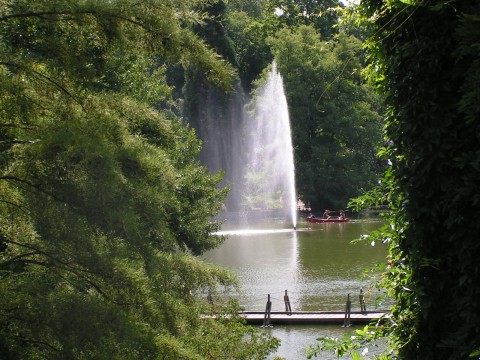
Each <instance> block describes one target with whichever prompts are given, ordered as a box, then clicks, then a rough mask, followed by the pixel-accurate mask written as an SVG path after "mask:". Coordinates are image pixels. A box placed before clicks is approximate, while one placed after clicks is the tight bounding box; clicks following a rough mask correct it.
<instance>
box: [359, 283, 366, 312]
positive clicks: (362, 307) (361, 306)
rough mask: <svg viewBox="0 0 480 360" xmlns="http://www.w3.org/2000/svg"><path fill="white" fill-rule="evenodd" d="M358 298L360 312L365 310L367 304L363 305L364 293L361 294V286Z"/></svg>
mask: <svg viewBox="0 0 480 360" xmlns="http://www.w3.org/2000/svg"><path fill="white" fill-rule="evenodd" d="M358 300H359V301H360V311H361V312H362V313H365V312H367V306H366V305H365V295H364V294H363V289H362V288H360V294H359V295H358Z"/></svg>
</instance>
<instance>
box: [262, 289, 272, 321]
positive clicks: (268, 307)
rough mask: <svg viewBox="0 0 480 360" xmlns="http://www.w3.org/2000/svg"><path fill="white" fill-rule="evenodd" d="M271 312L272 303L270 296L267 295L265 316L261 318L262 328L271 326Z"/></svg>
mask: <svg viewBox="0 0 480 360" xmlns="http://www.w3.org/2000/svg"><path fill="white" fill-rule="evenodd" d="M271 312H272V302H271V301H270V294H268V300H267V305H266V307H265V316H264V317H263V326H264V327H268V326H272V325H271Z"/></svg>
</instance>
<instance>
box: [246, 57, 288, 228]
mask: <svg viewBox="0 0 480 360" xmlns="http://www.w3.org/2000/svg"><path fill="white" fill-rule="evenodd" d="M254 104H255V105H254V109H253V112H252V114H250V116H248V117H247V118H248V120H247V121H246V127H247V132H246V133H247V136H246V148H247V151H248V152H247V159H248V160H247V161H248V164H247V166H246V185H245V191H246V192H245V197H246V199H247V200H248V202H249V204H250V205H251V206H252V207H256V208H275V207H276V208H283V209H284V211H286V214H285V215H286V216H288V217H289V218H290V221H291V222H292V225H293V228H294V229H295V228H296V226H297V197H296V193H295V167H294V162H293V146H292V134H291V128H290V117H289V112H288V104H287V99H286V96H285V91H284V86H283V79H282V76H281V75H280V73H279V72H278V71H277V66H276V64H275V62H274V63H273V64H272V67H271V69H270V72H269V74H268V77H267V80H266V82H265V83H264V84H263V86H261V87H260V88H259V89H258V90H257V92H256V97H255V103H254Z"/></svg>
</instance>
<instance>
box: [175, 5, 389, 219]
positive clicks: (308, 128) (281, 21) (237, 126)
mask: <svg viewBox="0 0 480 360" xmlns="http://www.w3.org/2000/svg"><path fill="white" fill-rule="evenodd" d="M211 11H212V13H214V15H215V21H214V22H213V23H212V24H210V23H208V22H206V23H205V25H202V26H200V29H199V31H198V32H199V34H200V35H201V36H202V37H203V38H204V39H205V40H206V41H207V42H208V43H209V44H211V46H212V47H214V48H216V49H218V51H220V52H221V53H222V54H224V56H225V57H226V58H228V59H229V60H230V62H231V63H232V64H233V65H234V66H235V67H237V68H238V73H239V77H240V83H238V84H236V87H235V91H234V92H233V93H229V94H225V93H224V92H222V91H221V90H220V89H218V88H217V87H213V86H212V85H211V84H210V83H208V82H206V81H205V79H204V76H203V75H201V74H199V73H198V72H190V73H188V74H186V77H185V85H184V87H183V89H184V93H183V98H184V100H185V101H184V107H183V110H184V115H185V119H186V120H187V121H188V122H189V123H190V124H191V125H192V126H193V127H194V128H195V129H196V131H197V134H198V135H199V137H200V138H201V139H202V140H203V141H204V148H203V152H202V162H203V163H204V164H206V165H208V167H209V168H211V169H214V170H217V169H223V170H225V178H226V181H227V182H229V181H231V182H234V183H235V185H236V186H234V188H233V192H232V193H231V197H230V198H229V199H228V200H230V199H231V198H232V197H235V199H236V201H228V202H227V208H228V209H230V208H231V205H235V204H237V206H238V203H245V202H246V201H245V195H242V194H243V192H242V189H243V187H244V186H245V188H246V187H247V185H245V184H240V182H241V180H240V179H242V174H241V173H239V172H238V169H240V168H241V164H242V160H243V159H242V158H241V157H242V156H243V153H242V152H241V151H239V148H240V149H241V148H242V144H244V143H248V139H242V138H241V137H242V136H244V133H242V121H244V118H243V115H242V112H243V111H242V106H243V105H244V104H245V103H249V104H251V102H250V99H249V94H247V93H250V95H253V96H255V95H254V94H255V91H256V86H257V85H258V84H261V83H262V81H264V80H265V78H266V74H267V71H266V70H268V69H269V67H270V64H271V63H272V61H273V60H274V59H275V61H276V62H277V64H278V69H279V71H280V72H281V74H282V76H283V78H284V83H285V91H286V95H287V98H288V105H289V111H290V120H291V123H292V132H293V142H294V147H295V167H296V184H297V192H298V195H299V197H300V198H301V199H302V200H303V201H304V202H305V203H308V204H310V205H311V206H312V207H313V208H314V209H315V210H317V211H323V210H324V209H325V208H331V209H339V208H342V207H345V206H346V204H347V203H348V200H349V199H350V198H351V197H354V196H358V195H359V194H361V193H362V191H364V190H368V189H370V188H372V186H374V184H375V182H376V180H377V179H378V177H379V175H380V173H381V171H382V170H383V168H384V164H383V163H381V162H379V161H378V160H377V159H376V157H375V154H376V153H377V151H378V150H379V148H380V145H381V144H382V136H381V127H382V124H381V118H380V116H379V113H381V112H382V102H381V99H380V97H379V95H376V94H375V93H374V92H373V91H372V87H371V86H369V85H367V84H366V82H365V81H364V79H363V78H362V77H361V76H360V73H361V71H362V68H363V67H364V65H365V61H364V60H365V59H364V51H363V49H362V46H361V41H360V39H359V38H357V37H355V36H354V35H352V34H363V32H362V31H355V30H354V29H353V26H351V27H347V26H346V25H345V24H346V22H344V23H343V24H342V26H340V24H338V16H339V14H340V13H341V11H342V8H341V6H340V5H339V3H338V2H336V1H330V0H329V1H320V2H319V1H308V0H306V1H289V0H269V1H263V2H262V1H249V0H237V1H229V2H228V3H227V4H226V6H225V7H221V6H215V7H212V8H211ZM222 27H223V28H224V29H223V28H222ZM232 53H233V56H232ZM232 134H233V136H232ZM242 134H243V135H242ZM245 172H246V171H245ZM248 175H249V174H246V175H243V176H244V179H243V180H244V181H245V179H249V177H248ZM257 180H258V181H259V182H261V178H259V179H257ZM259 185H260V187H261V184H259ZM239 198H240V200H239Z"/></svg>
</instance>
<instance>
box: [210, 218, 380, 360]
mask: <svg viewBox="0 0 480 360" xmlns="http://www.w3.org/2000/svg"><path fill="white" fill-rule="evenodd" d="M381 225H382V223H381V222H380V221H378V220H376V221H375V220H368V221H366V220H362V221H360V220H358V221H350V222H348V223H326V224H311V225H310V226H309V224H307V223H306V222H300V223H299V224H298V227H297V231H293V229H285V228H284V227H285V224H284V223H283V222H281V221H272V220H270V221H263V222H258V223H256V224H252V223H250V224H249V225H248V227H247V229H246V230H239V229H238V227H236V226H232V225H229V224H228V223H226V224H225V226H224V229H222V233H223V234H227V235H228V238H227V240H226V241H225V243H223V244H222V245H221V246H220V247H218V248H216V249H214V250H212V251H210V252H207V253H206V254H205V255H204V259H205V260H206V261H209V262H213V263H215V264H218V265H222V266H224V267H227V268H229V269H231V270H233V271H234V272H235V273H236V274H237V275H238V277H239V279H240V283H241V292H240V293H238V294H226V295H225V296H232V297H236V298H238V299H239V303H240V304H241V306H243V307H244V308H245V310H247V311H264V310H265V305H266V301H267V296H268V294H270V296H271V301H272V311H284V310H285V305H284V300H283V295H284V293H285V290H287V291H288V295H289V298H290V303H291V306H292V310H294V311H295V310H297V311H307V310H316V311H322V310H334V311H343V310H344V309H345V302H346V300H347V295H348V294H350V295H351V297H352V310H353V311H356V310H359V307H360V306H359V304H358V301H355V300H356V299H358V293H359V290H360V288H363V290H364V292H365V299H366V304H367V309H368V310H374V309H376V308H377V309H385V308H388V306H387V305H386V304H376V303H375V299H376V297H377V296H378V295H379V293H378V292H377V291H376V290H375V289H373V287H372V286H370V285H371V280H370V279H369V278H365V277H364V276H363V274H364V272H365V270H366V269H372V268H374V267H375V265H377V264H379V263H383V262H385V257H386V254H387V248H386V246H385V245H383V244H375V246H372V245H371V244H369V243H365V242H362V243H357V244H351V241H352V240H354V239H357V238H360V237H361V236H362V235H364V234H369V233H370V232H371V231H373V230H375V229H377V228H379V227H380V226H381ZM262 329H263V328H262ZM262 331H266V332H269V333H271V334H272V335H273V336H275V337H278V338H279V339H280V340H281V341H282V345H281V347H280V349H279V350H278V351H277V353H276V354H274V355H272V357H271V358H273V357H274V356H281V357H284V358H286V359H288V360H290V359H304V358H306V356H305V347H306V346H308V345H312V344H314V343H315V339H316V338H317V337H319V336H333V337H340V336H342V334H343V333H345V332H352V331H354V328H342V327H341V326H291V325H286V326H274V327H273V328H265V329H263V330H262ZM321 359H336V357H335V356H334V355H333V354H322V356H321Z"/></svg>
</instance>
